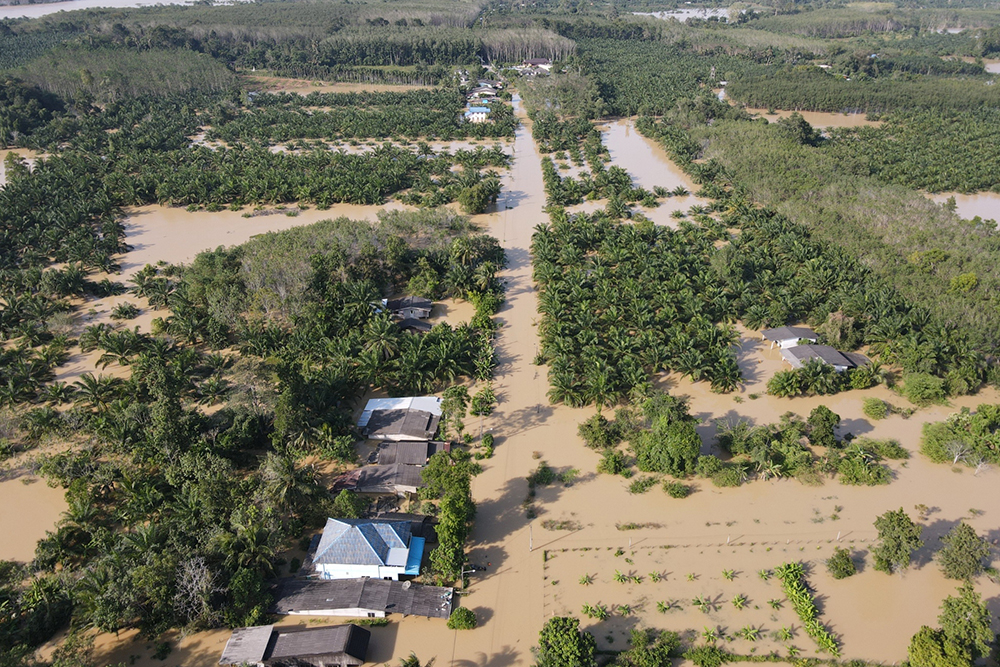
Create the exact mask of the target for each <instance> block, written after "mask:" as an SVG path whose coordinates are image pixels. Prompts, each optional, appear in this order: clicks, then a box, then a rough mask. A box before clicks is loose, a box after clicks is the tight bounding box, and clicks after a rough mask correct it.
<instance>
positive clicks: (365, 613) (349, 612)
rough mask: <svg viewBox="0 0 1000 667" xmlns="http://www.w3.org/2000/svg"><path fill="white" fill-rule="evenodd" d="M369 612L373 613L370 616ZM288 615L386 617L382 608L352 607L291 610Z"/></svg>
mask: <svg viewBox="0 0 1000 667" xmlns="http://www.w3.org/2000/svg"><path fill="white" fill-rule="evenodd" d="M369 614H372V615H371V616H369ZM285 615H286V616H341V617H344V618H385V610H382V609H361V608H360V607H352V608H350V609H308V610H303V611H299V610H296V611H290V612H288V613H287V614H285Z"/></svg>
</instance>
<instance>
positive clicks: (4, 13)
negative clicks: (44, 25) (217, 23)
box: [0, 0, 240, 20]
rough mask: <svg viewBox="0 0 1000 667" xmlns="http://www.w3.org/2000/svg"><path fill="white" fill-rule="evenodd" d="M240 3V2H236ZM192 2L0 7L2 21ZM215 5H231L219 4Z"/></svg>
mask: <svg viewBox="0 0 1000 667" xmlns="http://www.w3.org/2000/svg"><path fill="white" fill-rule="evenodd" d="M236 1H240V0H236ZM190 4H194V2H193V0H66V1H65V2H45V3H39V4H34V5H7V6H4V7H0V20H2V19H20V18H32V19H36V18H38V17H40V16H47V15H49V14H55V13H57V12H71V11H74V10H77V9H105V8H107V9H125V8H128V7H153V6H156V5H190ZM216 4H233V3H232V2H220V3H216Z"/></svg>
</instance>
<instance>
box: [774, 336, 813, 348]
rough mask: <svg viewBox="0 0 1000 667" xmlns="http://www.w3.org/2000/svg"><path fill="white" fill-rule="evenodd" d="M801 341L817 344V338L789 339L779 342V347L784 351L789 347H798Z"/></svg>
mask: <svg viewBox="0 0 1000 667" xmlns="http://www.w3.org/2000/svg"><path fill="white" fill-rule="evenodd" d="M800 340H807V341H809V342H810V343H815V342H816V339H815V338H789V339H787V340H779V341H778V347H780V348H782V349H787V348H789V347H795V346H796V345H798V344H799V341H800Z"/></svg>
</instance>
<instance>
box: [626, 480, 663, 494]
mask: <svg viewBox="0 0 1000 667" xmlns="http://www.w3.org/2000/svg"><path fill="white" fill-rule="evenodd" d="M654 486H656V478H655V477H640V478H639V479H637V480H635V481H634V482H632V483H631V484H629V485H628V492H629V493H646V492H647V491H649V490H650V489H651V488H653V487H654Z"/></svg>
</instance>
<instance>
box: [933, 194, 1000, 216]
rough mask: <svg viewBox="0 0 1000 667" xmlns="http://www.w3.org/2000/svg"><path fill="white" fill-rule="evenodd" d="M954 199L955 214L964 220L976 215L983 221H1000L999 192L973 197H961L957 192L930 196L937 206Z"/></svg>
mask: <svg viewBox="0 0 1000 667" xmlns="http://www.w3.org/2000/svg"><path fill="white" fill-rule="evenodd" d="M949 197H954V198H955V212H956V213H958V214H959V215H960V216H962V217H963V218H965V219H966V220H971V219H972V218H974V217H976V216H977V215H978V216H979V217H980V218H982V219H984V220H1000V192H977V193H976V194H974V195H963V194H961V193H958V192H942V193H939V194H936V195H931V199H933V200H934V201H936V202H937V203H939V204H943V203H945V202H946V201H948V198H949Z"/></svg>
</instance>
